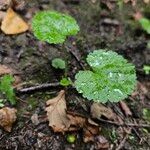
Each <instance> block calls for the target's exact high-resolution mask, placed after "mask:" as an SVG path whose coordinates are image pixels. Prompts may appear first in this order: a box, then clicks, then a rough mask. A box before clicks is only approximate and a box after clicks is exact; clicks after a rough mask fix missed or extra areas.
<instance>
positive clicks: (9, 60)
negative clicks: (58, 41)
mask: <svg viewBox="0 0 150 150" xmlns="http://www.w3.org/2000/svg"><path fill="white" fill-rule="evenodd" d="M108 6H111V7H112V8H111V9H109V8H108ZM53 9H54V10H57V11H60V12H64V13H69V14H71V15H72V16H73V17H75V18H76V20H77V22H78V23H79V26H80V28H81V31H80V32H79V34H78V35H77V36H75V37H70V38H68V40H67V42H66V43H65V46H66V49H70V51H71V52H68V53H67V54H66V52H65V51H66V50H65V49H62V47H61V45H57V46H55V45H50V44H48V43H45V42H40V41H38V40H37V39H35V37H34V36H33V34H32V32H31V31H28V32H26V33H23V34H20V35H13V36H7V35H4V34H3V33H0V43H1V44H0V62H1V64H5V65H8V66H10V67H11V68H13V69H15V70H17V72H18V73H19V75H20V77H21V78H22V81H24V82H27V83H29V86H30V85H36V84H41V83H46V82H49V83H52V82H58V81H59V80H60V79H61V78H62V76H63V75H64V72H63V71H58V70H55V69H54V68H52V66H51V60H52V59H53V58H56V57H60V58H64V59H67V60H68V76H69V77H70V78H71V79H72V80H74V75H75V73H76V72H78V70H80V69H82V67H81V65H86V62H85V57H86V55H87V54H88V53H89V52H91V51H93V50H95V49H100V48H107V49H110V50H114V51H116V52H117V53H119V54H121V55H122V56H123V57H125V58H126V59H128V60H129V62H132V63H133V64H134V65H135V66H136V71H137V79H138V81H139V82H140V83H141V85H142V86H143V87H144V88H146V89H148V90H149V89H150V78H149V76H148V75H145V73H144V71H143V65H146V64H147V65H148V64H150V49H148V47H147V43H148V39H149V36H148V35H147V34H146V33H145V32H144V31H142V30H141V28H140V27H139V25H138V23H136V22H135V21H134V19H133V17H132V15H133V14H134V13H135V12H136V10H141V11H142V13H143V14H144V15H146V16H147V17H150V6H148V5H146V4H144V3H143V1H138V2H137V5H136V7H133V6H132V5H131V3H128V4H124V5H123V8H120V9H119V6H118V5H117V3H116V2H115V1H114V2H113V1H112V2H111V1H107V0H106V1H103V0H101V1H100V0H63V1H60V0H30V1H26V6H25V7H24V8H23V10H21V11H18V13H19V14H20V15H21V16H22V17H23V18H24V19H25V20H26V21H29V22H30V21H31V18H32V16H33V15H34V14H35V12H37V11H39V10H53ZM72 54H75V56H76V57H77V58H78V59H79V60H80V62H79V61H77V59H75V57H74V56H73V55H72ZM110 61H111V60H110ZM61 89H62V88H61ZM59 90H60V88H58V87H56V88H53V89H49V90H48V91H41V92H40V91H39V92H35V93H30V94H21V95H18V96H19V98H20V99H22V100H23V101H24V102H23V101H19V102H18V104H17V109H18V119H17V122H16V123H15V124H14V126H13V130H12V132H11V133H7V132H5V131H4V130H3V129H0V150H5V149H10V150H33V149H36V150H94V149H97V148H96V144H97V140H95V142H91V143H84V142H83V140H82V136H83V135H82V134H81V132H80V131H79V132H75V133H74V134H75V135H76V142H75V143H74V144H69V143H68V142H67V140H66V136H67V133H66V134H64V135H63V134H56V133H54V132H53V131H52V129H51V128H50V127H49V126H48V122H44V121H43V122H41V123H40V124H38V125H34V124H33V123H32V122H31V116H32V115H33V114H38V115H40V116H42V115H43V116H44V115H45V111H44V109H45V101H46V100H48V99H49V98H51V97H53V96H55V95H56V93H57V92H58V91H59ZM66 91H67V98H66V99H67V105H68V109H69V110H73V111H76V112H78V113H82V114H84V115H87V116H88V115H90V114H89V113H90V112H89V105H90V103H89V102H87V101H85V100H84V99H82V97H81V96H80V95H78V94H77V92H76V91H75V89H70V88H69V89H66ZM126 103H127V104H128V106H129V107H130V109H131V111H132V112H133V117H134V118H136V119H138V120H141V122H142V110H143V108H150V95H148V94H147V95H145V94H144V93H143V91H142V90H141V88H139V89H138V93H137V95H136V96H134V97H132V96H130V97H129V98H127V99H126ZM113 109H115V107H113ZM127 119H128V118H127ZM130 119H131V118H130ZM99 124H100V126H101V128H102V132H101V133H100V135H103V136H104V137H105V138H106V139H107V140H108V141H109V143H110V145H111V146H112V145H117V144H116V143H117V142H116V141H120V142H121V139H119V138H120V137H119V135H117V134H115V133H117V131H118V130H119V127H117V126H113V125H111V124H106V123H105V124H104V123H100V122H99ZM135 130H136V132H134V131H133V132H132V133H131V134H130V136H129V138H128V139H127V140H126V142H125V143H124V146H123V148H122V149H126V150H149V149H150V146H149V143H150V133H148V130H147V132H146V133H145V132H143V131H144V130H143V129H142V128H136V129H135ZM114 131H115V132H114ZM95 139H96V138H95ZM141 139H142V141H141ZM114 149H116V148H115V147H114Z"/></svg>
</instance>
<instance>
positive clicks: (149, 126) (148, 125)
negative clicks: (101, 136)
mask: <svg viewBox="0 0 150 150" xmlns="http://www.w3.org/2000/svg"><path fill="white" fill-rule="evenodd" d="M98 120H99V121H101V122H104V123H109V124H112V125H116V126H129V127H138V128H150V124H134V123H122V124H120V123H118V122H114V121H110V120H104V119H101V118H99V119H98Z"/></svg>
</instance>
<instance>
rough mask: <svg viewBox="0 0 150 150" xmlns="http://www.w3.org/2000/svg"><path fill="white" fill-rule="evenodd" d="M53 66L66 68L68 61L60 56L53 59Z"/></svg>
mask: <svg viewBox="0 0 150 150" xmlns="http://www.w3.org/2000/svg"><path fill="white" fill-rule="evenodd" d="M52 66H53V67H54V68H56V69H65V68H66V63H65V61H64V60H62V59H60V58H55V59H53V60H52Z"/></svg>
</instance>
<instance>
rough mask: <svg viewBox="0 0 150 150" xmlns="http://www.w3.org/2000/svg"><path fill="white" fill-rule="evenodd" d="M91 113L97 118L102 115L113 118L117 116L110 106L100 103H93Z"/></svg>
mask: <svg viewBox="0 0 150 150" xmlns="http://www.w3.org/2000/svg"><path fill="white" fill-rule="evenodd" d="M91 115H92V118H97V119H99V118H101V116H104V117H106V118H108V119H112V120H113V119H115V118H116V115H115V114H114V113H113V111H112V110H111V109H110V108H107V107H105V106H104V105H102V104H100V103H93V104H92V106H91Z"/></svg>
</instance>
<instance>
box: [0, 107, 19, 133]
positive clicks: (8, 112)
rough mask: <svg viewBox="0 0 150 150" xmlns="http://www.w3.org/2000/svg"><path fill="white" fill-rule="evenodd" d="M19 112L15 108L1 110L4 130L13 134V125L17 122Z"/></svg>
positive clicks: (1, 123) (0, 123)
mask: <svg viewBox="0 0 150 150" xmlns="http://www.w3.org/2000/svg"><path fill="white" fill-rule="evenodd" d="M16 113H17V110H16V109H15V108H9V107H4V108H2V109H0V126H1V127H3V128H4V130H6V131H8V132H11V129H12V125H13V123H14V122H15V121H16V119H17V117H16Z"/></svg>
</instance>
